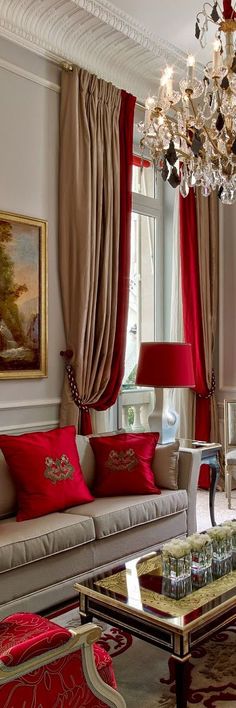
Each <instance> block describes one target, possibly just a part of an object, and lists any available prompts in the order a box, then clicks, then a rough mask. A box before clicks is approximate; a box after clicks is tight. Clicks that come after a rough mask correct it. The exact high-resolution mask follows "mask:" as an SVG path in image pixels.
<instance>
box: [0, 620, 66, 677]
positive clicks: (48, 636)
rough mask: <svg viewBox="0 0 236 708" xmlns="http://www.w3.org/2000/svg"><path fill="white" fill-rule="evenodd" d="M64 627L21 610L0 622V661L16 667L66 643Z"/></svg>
mask: <svg viewBox="0 0 236 708" xmlns="http://www.w3.org/2000/svg"><path fill="white" fill-rule="evenodd" d="M70 637H71V634H70V632H69V631H68V629H65V628H64V627H59V626H58V625H57V624H55V622H51V621H49V620H47V619H45V618H44V617H39V616H38V615H32V614H30V613H29V612H22V613H19V614H16V615H10V617H6V618H5V619H4V620H2V621H1V622H0V660H1V661H3V663H4V664H5V665H6V666H16V664H20V663H22V662H23V661H27V659H31V658H32V657H33V656H39V654H44V653H45V651H49V649H55V647H59V646H61V645H62V644H65V642H68V639H70Z"/></svg>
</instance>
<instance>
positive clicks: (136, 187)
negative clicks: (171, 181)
mask: <svg viewBox="0 0 236 708" xmlns="http://www.w3.org/2000/svg"><path fill="white" fill-rule="evenodd" d="M135 162H136V163H139V164H135ZM132 192H138V194H143V195H144V196H146V197H154V196H155V195H154V167H153V165H152V163H151V162H149V160H146V159H145V160H144V161H143V167H142V161H141V158H140V157H137V156H136V155H134V164H133V182H132Z"/></svg>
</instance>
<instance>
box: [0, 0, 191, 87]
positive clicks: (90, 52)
mask: <svg viewBox="0 0 236 708" xmlns="http://www.w3.org/2000/svg"><path fill="white" fill-rule="evenodd" d="M0 34H1V35H2V36H4V37H7V38H8V39H10V40H11V41H13V42H16V43H18V44H21V45H23V46H24V47H26V48H27V49H31V50H32V51H34V52H36V53H38V54H43V55H44V56H46V57H48V58H50V59H53V60H56V61H59V60H60V59H61V60H62V59H63V60H67V61H69V62H72V63H74V64H77V65H79V66H83V67H84V68H86V69H88V70H89V71H91V72H93V73H96V74H97V75H98V76H101V77H102V78H104V79H105V80H106V81H112V82H113V83H114V84H115V85H117V86H119V87H122V88H125V89H126V90H127V91H130V92H131V93H133V94H135V95H136V96H137V97H138V98H139V99H140V100H143V99H144V98H145V96H146V94H147V92H148V91H152V92H153V91H155V90H156V88H157V83H158V78H159V76H160V72H161V69H162V66H163V64H164V63H166V64H168V63H169V64H170V63H174V64H175V69H176V76H177V78H178V74H179V76H180V74H181V73H182V72H183V68H184V66H185V55H184V54H183V52H181V51H180V50H178V49H177V48H176V47H174V46H172V45H171V44H169V43H168V42H166V41H165V42H164V41H163V40H159V41H156V40H155V39H154V37H153V36H152V34H151V33H150V32H148V31H147V30H146V29H145V28H144V27H142V26H141V25H139V24H138V23H137V22H135V21H134V20H133V19H132V18H130V17H129V16H128V15H126V14H125V13H124V12H122V11H120V10H119V9H118V8H116V7H115V6H114V5H112V4H111V3H110V2H108V0H0Z"/></svg>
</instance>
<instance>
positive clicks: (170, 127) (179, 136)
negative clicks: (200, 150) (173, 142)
mask: <svg viewBox="0 0 236 708" xmlns="http://www.w3.org/2000/svg"><path fill="white" fill-rule="evenodd" d="M173 110H175V111H176V108H174V106H173ZM176 113H177V111H176ZM171 120H172V119H171V118H169V117H168V116H166V121H167V123H168V127H169V130H170V132H171V135H172V138H173V137H174V135H173V130H172V126H171ZM172 122H173V123H175V125H176V126H177V121H176V120H175V119H174V118H173V121H172ZM175 134H176V135H177V136H178V138H182V140H185V142H186V143H187V145H189V147H192V143H191V140H190V139H189V138H188V136H187V135H184V133H180V132H179V131H178V130H176V133H175ZM183 154H185V155H186V156H187V153H183Z"/></svg>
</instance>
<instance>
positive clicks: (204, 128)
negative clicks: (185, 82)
mask: <svg viewBox="0 0 236 708" xmlns="http://www.w3.org/2000/svg"><path fill="white" fill-rule="evenodd" d="M189 102H190V103H191V107H192V109H193V113H194V118H196V111H195V107H194V104H193V101H192V98H191V96H189ZM202 131H203V132H205V133H206V135H207V137H208V140H209V142H210V143H211V145H212V147H213V148H214V149H215V151H216V152H217V153H218V155H220V157H222V158H223V160H225V158H226V155H225V154H224V153H223V152H221V150H219V148H218V146H217V144H216V143H215V142H214V140H213V138H212V137H211V134H210V131H209V130H208V128H207V126H206V125H204V127H203V128H202ZM203 151H204V153H205V149H204V146H203Z"/></svg>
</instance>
